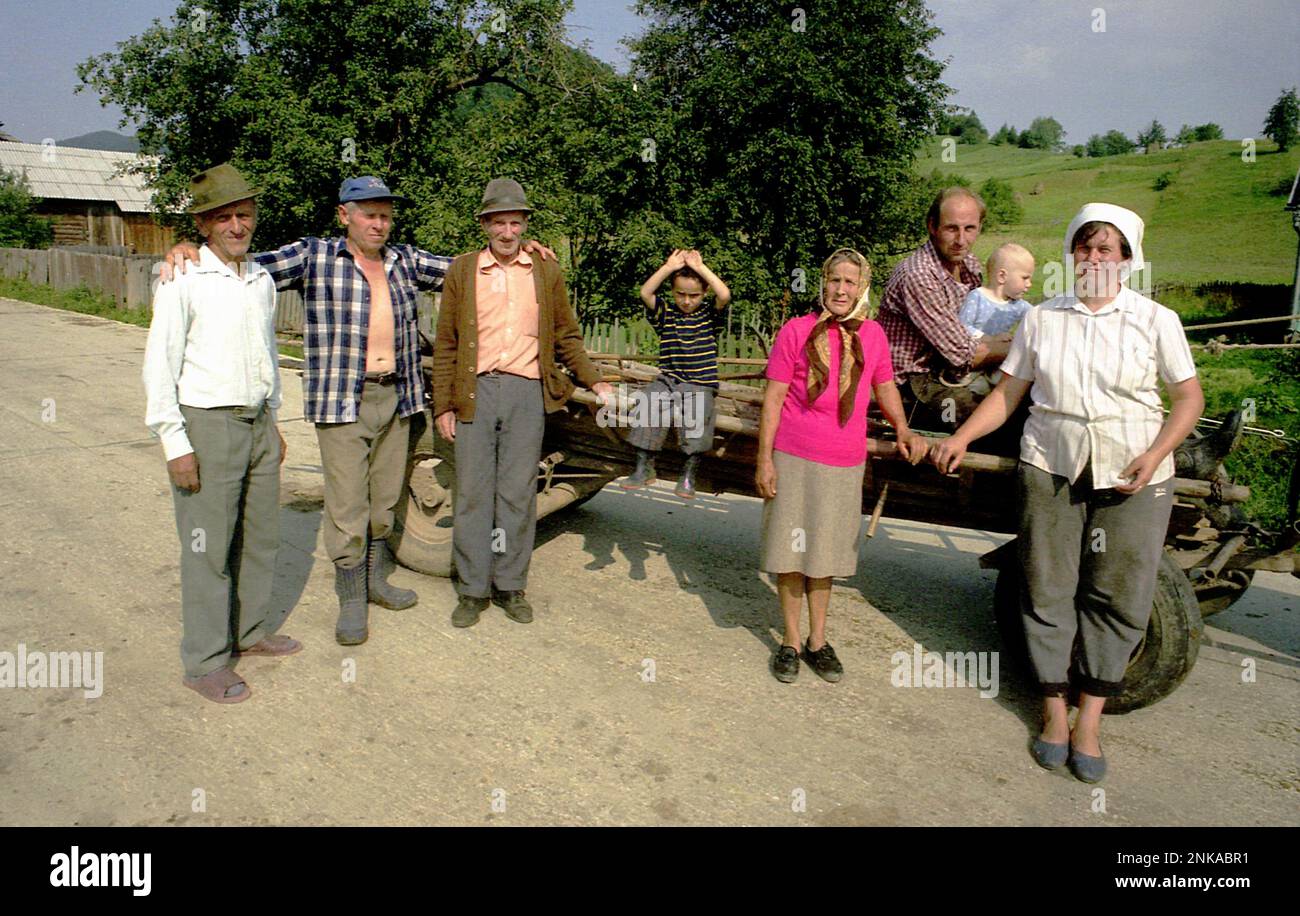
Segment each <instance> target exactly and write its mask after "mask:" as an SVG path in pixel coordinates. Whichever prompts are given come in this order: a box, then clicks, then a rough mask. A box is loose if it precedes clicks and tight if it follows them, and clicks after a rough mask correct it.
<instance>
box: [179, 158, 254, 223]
mask: <svg viewBox="0 0 1300 916" xmlns="http://www.w3.org/2000/svg"><path fill="white" fill-rule="evenodd" d="M261 193H262V191H261V189H260V188H254V187H252V186H251V185H249V183H248V179H247V178H245V177H244V176H243V174H242V173H241V172H240V171H239V169H237V168H235V167H234V166H233V165H231V164H230V163H229V162H223V163H221V165H214V166H213V167H212V168H210V169H207V170H206V171H202V172H199V173H198V174H197V175H195V176H194V177H193V178H191V179H190V208H189V211H188V212H189V213H206V212H207V211H209V210H215V209H217V207H224V206H225V205H226V204H233V203H234V202H235V201H237V200H245V199H247V198H249V197H256V196H257V195H258V194H261Z"/></svg>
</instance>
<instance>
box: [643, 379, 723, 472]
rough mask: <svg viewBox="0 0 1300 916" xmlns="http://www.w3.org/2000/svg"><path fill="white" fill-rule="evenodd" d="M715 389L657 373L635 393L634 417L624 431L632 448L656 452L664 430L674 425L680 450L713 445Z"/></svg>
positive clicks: (694, 451)
mask: <svg viewBox="0 0 1300 916" xmlns="http://www.w3.org/2000/svg"><path fill="white" fill-rule="evenodd" d="M715 394H716V392H715V391H714V389H712V388H710V387H709V386H707V385H696V384H694V383H693V382H683V381H679V380H677V379H675V378H672V377H670V376H667V375H661V376H659V377H658V378H656V379H655V380H654V381H653V382H651V383H650V384H649V385H646V386H645V387H644V388H642V389H641V390H640V391H639V392H638V393H637V395H636V398H637V401H638V402H639V405H638V406H637V407H634V408H633V411H634V416H635V418H636V425H634V426H633V427H632V428H631V429H630V430H629V431H628V434H627V444H628V445H630V446H632V447H633V448H640V449H645V450H646V451H647V452H657V451H659V450H660V449H662V448H663V447H664V442H665V441H667V439H668V432H669V430H671V429H674V428H676V430H677V440H678V442H679V443H680V444H681V447H682V452H684V453H685V454H687V455H698V454H700V453H702V452H707V451H708V450H709V449H711V448H713V428H714V425H715V417H714V411H713V398H714V395H715Z"/></svg>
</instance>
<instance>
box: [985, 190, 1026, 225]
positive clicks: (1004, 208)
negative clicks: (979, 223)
mask: <svg viewBox="0 0 1300 916" xmlns="http://www.w3.org/2000/svg"><path fill="white" fill-rule="evenodd" d="M979 195H980V197H982V198H984V205H985V207H987V208H988V212H987V213H986V214H985V216H984V228H986V229H997V228H1000V227H1002V226H1014V225H1015V224H1016V223H1019V222H1020V221H1021V220H1022V219H1024V218H1025V210H1024V208H1023V207H1022V206H1020V204H1019V203H1018V202H1017V201H1016V194H1015V191H1013V190H1012V189H1011V185H1009V184H1007V183H1006V182H1005V181H999V180H998V179H996V178H990V179H988V180H987V181H985V182H984V183H983V184H982V185H980V188H979Z"/></svg>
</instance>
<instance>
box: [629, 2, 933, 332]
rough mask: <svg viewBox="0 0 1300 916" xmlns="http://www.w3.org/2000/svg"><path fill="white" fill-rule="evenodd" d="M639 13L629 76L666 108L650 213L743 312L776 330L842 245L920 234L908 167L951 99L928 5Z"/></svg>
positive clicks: (734, 6) (889, 242) (884, 244)
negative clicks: (698, 254)
mask: <svg viewBox="0 0 1300 916" xmlns="http://www.w3.org/2000/svg"><path fill="white" fill-rule="evenodd" d="M637 10H638V12H640V13H641V14H642V15H646V16H648V17H649V18H650V20H651V24H650V26H649V28H648V30H647V31H646V32H645V34H644V35H643V36H641V37H640V38H639V39H638V40H636V41H634V42H632V43H631V46H632V49H633V53H634V60H633V74H634V76H636V77H637V78H639V79H640V80H642V81H643V83H644V85H645V86H646V87H647V88H648V89H649V90H650V91H651V92H652V93H653V94H654V95H655V96H656V97H657V98H659V99H661V100H662V104H663V105H664V106H665V109H666V110H667V111H668V112H670V113H671V114H670V118H669V120H667V121H666V122H664V123H665V129H666V130H667V131H668V132H666V133H664V134H662V135H659V136H657V137H656V140H657V141H658V144H657V149H658V159H657V161H656V162H655V163H653V164H647V167H648V168H652V170H653V171H654V173H655V179H654V181H655V195H656V200H655V208H656V209H657V211H658V212H660V213H662V214H663V220H664V223H665V224H671V225H672V226H673V227H675V228H676V229H677V230H678V231H680V232H682V233H683V237H684V238H687V239H710V240H712V242H711V250H708V249H706V250H705V251H704V254H705V257H706V260H708V259H710V258H713V259H714V260H716V261H717V263H718V264H720V265H721V266H722V267H723V268H725V270H726V271H729V272H724V270H722V269H719V271H718V272H719V274H720V275H721V276H723V278H724V279H726V280H727V282H728V283H729V284H730V285H731V287H732V291H733V293H734V294H735V296H736V299H737V300H738V301H740V302H741V303H742V305H741V308H742V310H756V311H757V312H758V313H759V314H758V317H759V318H760V319H761V320H762V321H763V323H764V324H767V325H769V326H770V325H772V324H774V323H775V322H776V321H777V320H779V319H780V318H781V317H783V315H784V310H785V309H786V308H788V307H789V303H790V301H791V299H792V298H794V297H800V298H803V299H811V298H812V297H813V296H815V295H816V290H817V278H816V270H817V268H819V267H820V265H821V263H822V261H823V260H824V259H825V258H826V256H827V255H828V254H829V253H830V252H831V251H832V250H833V249H834V248H836V247H839V246H841V245H854V246H856V247H858V248H860V249H862V250H863V251H864V253H866V254H867V255H868V257H872V253H873V252H875V253H876V254H877V255H879V254H880V253H882V252H884V251H892V250H901V249H902V246H904V245H906V244H908V243H910V242H912V241H914V240H915V239H916V238H918V237H919V235H920V234H921V233H923V231H924V229H923V227H922V226H921V225H920V224H919V223H917V222H916V221H915V218H914V210H913V205H914V203H915V199H914V193H915V183H914V179H913V175H912V163H913V161H914V158H915V155H916V151H917V150H918V149H919V148H920V146H921V144H922V143H923V142H924V141H925V140H926V139H927V138H928V137H929V136H930V135H931V134H930V132H931V129H932V126H933V125H935V124H936V123H937V121H938V118H937V114H938V108H939V105H940V103H941V102H942V100H943V98H944V97H945V95H946V94H947V92H948V90H947V87H945V86H944V85H943V84H942V83H941V82H940V75H941V72H942V64H941V63H940V62H939V61H937V60H935V59H934V57H933V56H932V54H931V52H930V48H929V45H930V42H931V41H933V40H934V38H935V37H936V36H937V35H938V34H939V33H938V30H937V29H936V28H935V27H934V26H933V24H932V17H931V14H930V13H929V12H928V11H927V10H926V8H925V5H924V3H923V2H921V0H829V2H826V3H818V4H817V5H816V6H813V5H808V6H807V11H806V12H805V10H804V8H803V7H797V8H794V9H791V7H789V6H788V5H787V4H784V3H776V2H772V0H761V2H760V0H754V2H744V3H741V2H732V3H708V4H705V3H699V2H696V0H641V2H639V3H638V5H637ZM668 241H669V238H668V237H665V238H663V241H662V242H661V248H660V250H659V251H657V252H656V254H655V257H662V256H663V254H664V250H665V249H666V248H667V247H668V244H667V243H668ZM697 247H703V246H697ZM875 260H876V262H877V263H879V258H878V257H877V258H876V259H875ZM653 267H654V263H652V262H651V261H649V260H648V261H647V262H646V263H645V265H644V268H643V269H644V270H645V272H646V273H648V272H649V270H650V269H652V268H653ZM801 284H802V286H801ZM746 301H747V302H748V303H749V304H748V305H745V302H746Z"/></svg>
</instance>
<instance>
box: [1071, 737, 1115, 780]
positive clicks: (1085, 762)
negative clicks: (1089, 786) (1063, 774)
mask: <svg viewBox="0 0 1300 916" xmlns="http://www.w3.org/2000/svg"><path fill="white" fill-rule="evenodd" d="M1070 772H1071V773H1073V774H1074V776H1075V778H1076V779H1078V780H1080V781H1081V782H1101V780H1102V778H1103V777H1104V776H1105V775H1106V755H1105V754H1102V755H1100V756H1097V757H1093V756H1091V755H1089V754H1084V753H1081V752H1080V751H1079V750H1077V749H1076V748H1075V746H1074V745H1073V744H1071V745H1070Z"/></svg>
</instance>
